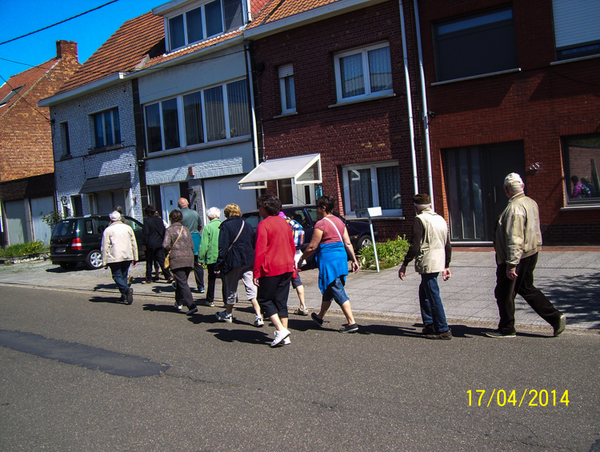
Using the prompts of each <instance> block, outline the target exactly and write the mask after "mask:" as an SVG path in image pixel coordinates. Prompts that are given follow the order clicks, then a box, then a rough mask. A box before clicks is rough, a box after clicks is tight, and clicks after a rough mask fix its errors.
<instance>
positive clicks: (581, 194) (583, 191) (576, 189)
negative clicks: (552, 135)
mask: <svg viewBox="0 0 600 452" xmlns="http://www.w3.org/2000/svg"><path fill="white" fill-rule="evenodd" d="M563 158H564V167H565V182H566V185H567V186H566V190H567V198H568V202H567V204H586V203H598V202H600V180H598V165H599V164H600V134H595V135H586V136H576V137H568V138H565V139H563Z"/></svg>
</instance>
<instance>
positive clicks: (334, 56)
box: [241, 0, 427, 240]
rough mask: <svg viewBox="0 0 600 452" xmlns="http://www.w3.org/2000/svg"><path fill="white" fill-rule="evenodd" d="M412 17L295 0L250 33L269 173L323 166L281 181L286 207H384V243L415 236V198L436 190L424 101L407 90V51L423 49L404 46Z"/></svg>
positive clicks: (378, 8)
mask: <svg viewBox="0 0 600 452" xmlns="http://www.w3.org/2000/svg"><path fill="white" fill-rule="evenodd" d="M404 9H405V10H406V11H404V10H402V11H401V10H400V9H399V2H393V1H383V2H382V1H347V0H340V1H337V2H330V1H320V2H310V5H307V4H306V3H303V2H294V1H292V0H290V1H283V2H278V3H277V4H276V5H273V6H272V9H269V8H267V9H266V10H265V11H264V13H263V14H262V15H260V16H259V17H258V18H257V19H256V21H255V22H254V23H253V24H252V26H251V27H250V28H249V29H248V30H246V31H245V36H246V37H247V38H248V39H251V40H252V45H253V52H254V58H255V65H256V68H257V74H256V84H257V92H258V93H260V94H259V96H260V97H259V98H258V100H257V103H258V105H259V109H258V111H259V113H260V118H261V120H262V122H261V133H262V136H263V140H264V141H263V148H262V149H261V151H262V158H263V160H266V162H265V163H263V164H262V165H271V166H273V165H274V163H273V162H274V161H275V162H277V161H280V162H282V163H283V166H287V164H286V162H288V161H289V162H293V160H289V159H290V157H293V156H298V155H304V156H308V157H310V156H313V155H317V156H318V157H319V159H320V170H321V174H318V171H317V169H316V168H315V170H313V171H312V172H309V173H310V175H309V177H306V176H303V175H302V174H294V171H292V172H291V173H289V174H288V175H287V176H285V178H280V176H279V175H278V174H276V173H275V172H273V177H271V178H270V179H272V180H271V181H268V182H267V187H268V188H267V190H268V191H270V192H272V193H277V194H278V195H279V196H280V198H281V199H282V201H283V202H284V204H305V203H306V204H309V203H313V202H314V201H315V197H316V196H319V195H320V194H321V193H323V194H329V195H331V196H334V197H335V198H336V199H337V209H338V210H339V212H340V213H341V214H343V215H345V216H346V217H349V218H352V217H355V216H356V213H357V211H360V209H364V208H367V207H373V206H381V208H382V213H383V215H382V216H381V217H377V218H375V219H374V223H375V227H376V229H377V230H378V233H379V240H382V239H387V238H395V237H396V236H398V235H400V236H402V235H403V234H410V231H411V226H412V218H413V217H414V211H413V209H412V195H413V194H414V193H415V191H416V190H417V187H418V186H423V185H425V186H426V183H427V181H426V173H425V172H424V170H423V165H422V164H421V162H422V161H423V151H422V146H421V144H420V143H419V142H418V141H417V140H413V139H412V137H411V122H410V121H409V102H408V100H409V99H410V101H411V102H410V104H411V106H413V108H417V107H418V105H417V103H418V100H419V97H418V92H417V91H416V89H415V87H414V86H413V87H410V91H408V89H407V84H406V78H405V72H404V63H403V60H404V52H403V45H405V44H406V46H407V48H408V49H409V50H408V52H407V53H408V54H409V55H410V54H411V53H414V52H413V49H415V48H416V43H415V40H414V37H413V36H411V35H406V40H403V34H402V22H403V20H405V21H406V23H410V18H411V13H410V11H411V6H410V5H406V6H404ZM405 13H406V15H405ZM403 16H404V17H403ZM409 69H410V71H411V74H412V77H413V78H416V76H417V74H416V72H414V71H415V68H414V66H413V67H410V68H409ZM407 92H410V93H411V95H410V96H407ZM273 159H275V160H273ZM279 159H282V160H279ZM417 163H418V165H417ZM267 167H269V166H267ZM291 169H293V168H291ZM415 169H416V171H415ZM315 175H316V179H317V180H316V181H310V179H311V178H313V176H315ZM319 176H320V177H319ZM261 177H262V179H263V180H265V179H267V180H268V179H269V178H268V176H265V175H264V174H263V175H262V176H261ZM259 179H260V177H259ZM303 179H304V180H303ZM419 179H420V180H421V182H420V183H418V182H417V181H418V180H419ZM306 180H308V181H309V182H308V183H307V182H306ZM241 182H243V183H244V182H245V183H248V182H255V183H256V182H257V181H256V180H254V179H252V177H249V178H244V179H243V180H242V181H241Z"/></svg>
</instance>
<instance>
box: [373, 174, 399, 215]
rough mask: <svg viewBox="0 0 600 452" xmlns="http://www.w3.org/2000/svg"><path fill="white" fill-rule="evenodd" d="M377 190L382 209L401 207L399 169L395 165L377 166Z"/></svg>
mask: <svg viewBox="0 0 600 452" xmlns="http://www.w3.org/2000/svg"><path fill="white" fill-rule="evenodd" d="M377 190H378V192H379V205H380V206H381V208H382V209H384V210H385V209H402V197H401V196H400V171H399V168H398V167H397V166H387V167H384V168H377Z"/></svg>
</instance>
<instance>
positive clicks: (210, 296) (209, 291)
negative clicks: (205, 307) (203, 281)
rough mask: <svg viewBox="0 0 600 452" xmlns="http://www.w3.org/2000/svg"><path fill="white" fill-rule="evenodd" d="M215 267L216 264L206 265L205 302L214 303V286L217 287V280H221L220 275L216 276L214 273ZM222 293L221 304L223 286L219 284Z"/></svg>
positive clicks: (224, 297) (224, 296)
mask: <svg viewBox="0 0 600 452" xmlns="http://www.w3.org/2000/svg"><path fill="white" fill-rule="evenodd" d="M215 265H216V264H206V272H207V273H208V287H207V288H206V300H207V301H211V302H212V301H215V286H216V285H217V284H216V283H217V278H218V279H221V274H220V273H219V274H218V275H217V274H216V273H215ZM221 287H222V289H223V290H222V292H223V294H222V295H223V302H225V299H226V295H225V284H221Z"/></svg>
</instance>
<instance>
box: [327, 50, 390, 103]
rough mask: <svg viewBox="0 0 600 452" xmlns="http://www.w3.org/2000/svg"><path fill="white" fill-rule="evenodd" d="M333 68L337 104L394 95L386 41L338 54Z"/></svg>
mask: <svg viewBox="0 0 600 452" xmlns="http://www.w3.org/2000/svg"><path fill="white" fill-rule="evenodd" d="M334 65H335V83H336V90H337V99H338V102H344V101H349V100H360V99H362V98H365V99H366V98H369V97H376V96H384V95H388V94H392V93H393V90H392V64H391V61H390V46H389V43H387V42H386V43H381V44H376V45H371V46H368V47H362V48H359V49H353V50H349V51H346V52H342V53H339V54H337V55H335V57H334Z"/></svg>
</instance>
